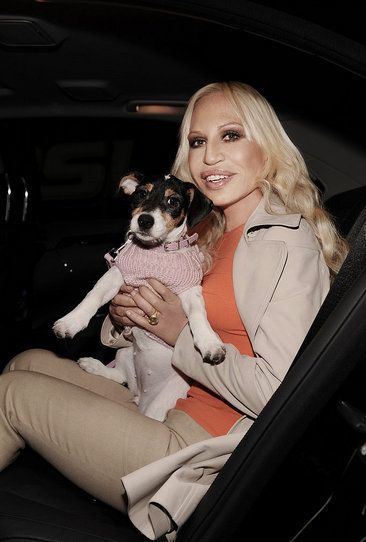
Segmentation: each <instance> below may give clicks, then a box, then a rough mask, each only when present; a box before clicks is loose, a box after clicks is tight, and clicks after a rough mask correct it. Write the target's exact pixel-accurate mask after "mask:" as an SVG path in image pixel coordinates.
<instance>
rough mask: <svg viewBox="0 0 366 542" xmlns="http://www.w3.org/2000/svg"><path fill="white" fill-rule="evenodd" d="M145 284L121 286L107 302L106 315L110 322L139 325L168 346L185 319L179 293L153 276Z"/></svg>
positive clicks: (120, 325)
mask: <svg viewBox="0 0 366 542" xmlns="http://www.w3.org/2000/svg"><path fill="white" fill-rule="evenodd" d="M148 283H149V284H150V286H151V287H152V288H153V290H151V289H150V288H148V287H147V286H140V288H138V289H136V288H132V287H131V286H124V287H123V288H122V289H121V291H120V293H119V294H117V295H116V296H115V297H114V298H113V300H112V302H111V305H110V309H109V312H110V315H111V318H112V320H113V323H114V325H115V326H116V327H117V328H119V329H122V328H123V327H124V326H136V325H137V326H139V327H141V328H143V329H146V330H147V331H150V332H151V333H154V335H157V336H158V337H159V338H160V339H162V340H163V341H164V342H166V343H167V344H169V345H170V346H174V345H175V343H176V340H177V338H178V336H179V334H180V332H181V331H182V329H183V327H184V326H185V325H186V323H187V321H188V320H187V317H186V315H185V312H184V311H183V308H182V305H181V301H180V299H179V297H178V296H177V295H176V294H174V293H173V292H172V291H171V290H169V288H167V287H166V286H164V285H163V284H162V283H161V282H159V281H158V280H156V279H149V280H148ZM155 311H157V317H158V323H157V324H156V325H151V324H150V323H149V320H148V317H149V316H151V315H153V314H154V313H155Z"/></svg>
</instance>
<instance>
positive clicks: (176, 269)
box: [53, 173, 225, 421]
mask: <svg viewBox="0 0 366 542" xmlns="http://www.w3.org/2000/svg"><path fill="white" fill-rule="evenodd" d="M120 188H121V189H122V190H123V191H124V193H125V194H127V195H129V196H131V203H132V219H131V222H130V226H129V229H128V232H127V235H126V239H127V240H126V242H125V243H124V244H123V245H122V246H121V247H120V248H119V249H117V250H114V251H111V252H110V253H108V254H107V255H106V256H105V257H106V259H107V261H108V264H109V266H110V268H109V270H108V271H107V272H106V273H105V274H104V275H103V276H102V277H101V278H100V279H99V280H98V282H97V283H96V284H95V286H94V288H93V289H92V290H91V291H90V292H89V293H88V294H87V295H86V296H85V298H84V299H83V301H82V302H81V303H80V304H79V305H77V307H75V308H74V309H73V310H72V311H71V312H70V313H68V314H67V315H66V316H64V317H63V318H60V319H59V320H57V321H56V322H55V324H54V326H53V331H54V333H55V334H56V335H57V337H60V338H64V337H70V338H72V337H74V335H75V334H76V333H78V332H79V331H81V330H82V329H85V328H86V327H87V325H88V324H89V321H90V319H91V318H92V316H93V315H94V314H95V313H96V311H97V310H98V309H99V308H100V307H101V306H102V305H104V304H105V303H107V302H109V301H110V300H111V299H112V298H113V297H114V296H115V295H116V294H117V293H118V292H119V290H120V288H121V286H122V285H123V284H128V285H130V286H133V287H136V288H138V287H139V286H140V285H142V284H145V285H146V286H149V284H148V283H147V282H146V279H147V278H156V279H158V280H160V282H162V283H163V284H164V285H165V286H167V287H168V288H170V289H171V290H172V291H173V292H175V293H176V294H177V295H178V296H179V297H180V300H181V302H182V307H183V310H184V311H185V313H186V315H187V318H188V321H189V325H190V328H191V333H192V336H193V340H194V343H195V346H196V347H197V348H198V350H199V351H200V352H201V354H202V357H203V360H204V361H205V362H207V363H211V364H218V363H221V362H222V361H223V360H224V358H225V347H224V345H223V343H222V342H221V341H220V339H219V338H218V336H217V335H216V333H215V332H214V331H213V330H212V328H211V326H210V324H209V323H208V320H207V315H206V309H205V305H204V301H203V297H202V289H201V285H200V284H201V281H202V277H203V272H202V254H201V253H200V251H199V248H198V246H197V237H198V236H197V234H194V235H192V236H188V235H187V227H188V228H192V227H193V226H195V225H196V224H198V223H199V222H200V221H201V220H203V218H205V217H206V216H207V215H208V214H209V212H210V211H211V209H212V202H211V201H210V200H209V199H208V198H206V196H204V195H203V194H202V193H201V192H200V191H199V190H198V189H197V188H196V187H195V186H194V185H193V184H192V183H186V182H183V181H181V180H179V179H178V178H177V177H174V176H173V175H162V176H158V177H154V178H151V179H147V178H145V177H144V176H142V175H141V174H138V173H132V174H129V175H127V176H125V177H123V178H122V179H121V181H120ZM147 318H148V321H149V323H150V324H151V325H154V324H157V323H158V313H157V311H155V312H154V313H153V314H152V315H151V316H150V317H147ZM124 335H125V336H126V338H127V337H128V336H129V337H130V339H131V340H132V341H131V347H124V348H120V349H118V350H117V354H116V359H115V360H114V361H113V362H111V363H110V364H108V365H107V366H105V365H104V364H103V363H102V362H101V361H99V360H97V359H94V358H80V359H79V360H78V363H79V365H80V367H81V368H83V369H84V370H85V371H87V372H89V373H93V374H96V375H100V376H104V377H106V378H109V379H111V380H114V381H116V382H119V383H122V384H124V385H127V387H128V388H129V389H130V391H131V392H132V393H133V394H134V401H135V403H136V404H137V405H138V407H139V410H140V411H141V412H142V413H144V414H145V415H146V416H149V417H151V418H154V419H157V420H160V421H163V420H164V419H165V417H166V414H167V412H168V410H169V409H171V408H173V407H174V406H175V403H176V401H177V399H178V398H184V397H186V395H187V391H188V389H189V384H188V382H187V381H186V379H185V378H184V377H183V376H182V375H181V374H180V373H179V372H178V371H177V370H176V369H175V368H174V367H173V366H172V364H171V357H172V348H171V347H170V346H169V345H167V344H166V343H164V341H162V340H161V339H159V338H158V337H157V336H155V335H153V334H152V333H150V332H148V331H146V330H143V329H141V328H139V327H137V326H134V327H132V328H131V329H126V328H125V330H124Z"/></svg>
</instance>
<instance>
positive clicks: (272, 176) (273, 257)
mask: <svg viewBox="0 0 366 542" xmlns="http://www.w3.org/2000/svg"><path fill="white" fill-rule="evenodd" d="M172 172H173V173H174V174H175V175H177V176H178V177H180V178H182V179H184V180H187V181H188V180H189V181H193V182H195V183H196V184H197V186H198V187H199V188H200V189H201V190H202V191H203V192H204V193H205V194H206V195H207V196H208V197H210V198H211V199H212V201H213V203H214V205H215V212H214V213H213V214H212V216H211V217H210V220H209V221H208V222H207V223H206V225H205V228H204V230H203V231H202V232H201V236H200V243H201V248H202V250H203V252H204V254H205V265H206V269H207V271H208V272H207V274H206V276H205V280H204V288H203V289H204V295H205V302H206V306H207V311H208V316H209V320H210V323H211V325H212V326H213V328H214V329H215V330H216V332H217V333H219V334H220V336H221V338H222V339H223V340H224V342H225V343H226V351H227V355H226V359H225V361H224V362H223V363H222V364H220V365H217V366H211V365H208V364H205V363H203V362H202V358H201V357H200V354H199V353H198V351H197V350H196V349H195V348H194V344H193V341H192V337H191V334H190V330H189V326H188V325H187V319H186V317H185V314H184V312H183V310H182V308H181V305H180V302H179V298H178V297H177V296H175V295H174V294H173V293H172V292H170V291H169V290H168V289H167V288H165V287H164V286H163V285H162V284H160V283H159V282H157V281H155V280H152V281H151V285H152V286H153V288H154V290H155V292H154V291H151V290H150V289H148V288H144V287H141V288H140V289H139V291H135V290H132V289H126V290H125V291H124V292H122V293H121V294H120V295H118V296H117V297H116V298H115V299H114V301H113V303H112V305H111V311H110V314H111V319H112V320H111V319H109V318H108V319H107V320H106V321H105V323H104V325H103V329H102V339H103V342H104V343H105V344H109V345H110V346H114V347H123V346H124V345H126V341H125V339H124V338H123V335H121V334H120V328H121V327H123V326H124V325H131V324H133V325H139V326H141V327H143V328H145V329H148V330H151V331H153V332H154V334H156V335H158V336H159V337H160V338H161V339H163V340H164V341H165V342H167V343H169V344H170V345H172V346H173V347H174V355H173V364H174V365H175V366H176V367H177V368H178V369H179V370H181V371H182V372H183V373H184V374H186V375H187V376H188V377H189V378H191V379H192V388H191V390H190V393H189V396H188V398H187V399H186V400H179V401H178V403H177V405H176V408H175V409H172V410H171V411H170V412H169V413H168V416H167V419H166V420H165V421H164V422H163V423H161V422H157V421H155V420H152V419H150V418H146V417H145V416H143V415H142V414H140V413H139V412H138V410H137V409H136V406H135V405H134V404H133V403H132V398H131V395H130V394H129V392H128V390H126V389H125V388H123V387H121V386H119V385H118V384H116V383H114V382H112V381H110V380H106V379H103V378H100V377H95V376H93V375H90V374H87V373H85V372H83V371H82V370H81V369H80V368H79V367H78V366H77V364H75V363H73V362H72V361H70V360H65V359H59V358H56V356H55V355H53V354H52V353H50V352H47V351H42V350H32V351H28V352H24V353H22V354H20V355H19V356H17V357H16V358H14V360H12V361H11V362H10V363H9V364H8V366H7V369H6V371H5V374H4V375H2V376H1V378H0V443H1V448H0V468H5V467H6V466H7V465H8V464H9V463H10V462H11V461H13V460H14V459H15V457H16V455H17V453H18V451H19V450H20V449H21V448H22V447H23V446H24V445H25V443H28V444H29V445H31V446H32V447H33V448H35V449H36V450H37V451H38V452H39V453H40V454H41V455H42V456H44V457H45V458H46V459H47V460H48V461H49V462H50V463H52V464H53V465H54V466H56V468H58V469H59V470H60V471H61V472H63V473H64V474H65V476H67V477H68V478H70V479H71V480H73V481H74V482H75V483H76V484H78V485H79V486H80V487H82V488H83V489H85V490H86V491H88V492H90V493H91V494H93V495H94V496H96V497H97V498H99V499H101V500H103V501H104V502H106V503H109V504H110V505H112V506H114V507H115V508H118V509H120V510H123V511H124V510H125V502H124V499H123V498H122V493H123V491H122V486H121V482H120V478H121V477H124V478H123V484H124V488H125V490H126V491H127V492H128V494H129V498H130V499H131V500H132V501H133V498H135V501H136V502H138V501H139V499H140V498H141V497H142V498H143V497H144V491H143V492H142V494H141V495H140V496H136V491H135V487H138V485H139V482H140V481H141V479H142V480H144V483H145V481H146V480H148V479H149V474H148V471H146V468H147V469H149V465H150V464H151V463H152V462H153V461H157V463H156V464H155V463H154V467H153V469H152V471H151V472H152V473H153V474H152V478H154V480H155V481H154V482H152V486H151V487H150V486H149V487H147V485H146V487H145V489H146V491H145V493H146V494H148V493H149V491H151V488H154V487H155V489H156V487H157V486H156V477H157V479H158V480H160V479H161V483H162V484H163V482H164V481H165V480H167V478H169V476H168V475H170V474H171V473H172V472H174V471H175V470H176V469H177V468H178V467H179V464H180V463H181V462H183V463H184V462H187V463H189V462H190V461H193V457H196V456H195V453H196V451H197V450H201V451H202V448H201V447H200V446H201V443H202V442H203V441H206V442H207V439H210V440H209V441H208V442H211V441H212V447H211V445H208V446H206V445H205V446H206V448H205V450H206V451H207V450H209V451H210V453H211V457H213V458H216V457H218V456H219V455H220V454H221V455H222V456H223V457H226V455H225V453H226V452H230V451H232V449H233V446H234V444H235V443H237V441H238V440H237V439H236V440H235V439H233V438H231V437H230V434H231V435H233V434H234V435H235V433H236V432H239V433H240V437H241V435H242V434H243V433H244V432H245V431H246V430H247V429H248V428H249V427H250V425H251V424H252V423H253V420H254V419H255V418H256V417H257V416H258V414H259V413H260V411H261V410H262V408H263V406H264V405H265V404H266V402H267V401H268V399H269V398H270V397H271V395H272V394H273V392H274V391H275V389H276V388H277V387H278V385H279V384H280V383H281V381H282V379H283V377H284V375H285V374H286V372H287V370H288V368H289V366H290V364H291V362H292V360H293V358H294V356H295V354H296V352H297V350H298V348H299V346H300V344H301V342H302V340H303V339H304V337H305V335H306V332H307V330H308V328H309V327H310V325H311V322H312V321H313V319H314V317H315V315H316V313H317V311H318V309H319V307H320V305H321V303H322V302H323V300H324V297H325V296H326V294H327V292H328V289H329V283H330V279H331V277H332V276H334V275H335V274H336V273H337V271H338V269H339V267H340V266H341V264H342V261H343V259H344V257H345V253H346V246H345V243H344V241H343V240H342V239H341V238H340V237H339V236H338V235H337V233H336V231H335V229H334V226H333V224H332V223H331V221H330V220H329V218H328V216H327V214H326V213H325V212H324V211H323V210H322V208H321V206H320V203H319V201H318V194H317V191H316V189H315V187H314V186H313V184H312V183H311V181H310V179H309V175H308V173H307V170H306V166H305V164H304V161H303V159H302V157H301V155H300V153H299V151H298V150H297V149H296V148H295V147H294V145H293V144H292V143H291V142H290V140H289V139H288V137H287V135H286V134H285V132H284V130H283V128H282V127H281V125H280V123H279V121H278V119H277V117H276V115H275V113H274V112H273V110H272V108H271V107H270V106H269V104H268V103H267V102H266V100H265V99H264V98H263V97H262V96H261V95H260V94H258V93H257V92H256V91H255V90H254V89H252V88H251V87H249V86H246V85H243V84H241V83H220V84H212V85H208V86H207V87H204V88H203V89H201V90H199V91H198V92H197V93H196V94H195V95H194V96H193V97H192V98H191V100H190V102H189V105H188V108H187V111H186V114H185V117H184V119H183V122H182V128H181V141H180V146H179V149H178V153H177V157H176V160H175V163H174V165H173V168H172ZM156 310H157V311H158V315H159V323H158V324H157V325H154V326H153V328H152V327H151V326H150V324H149V323H148V320H147V319H146V317H145V316H146V315H151V314H153V313H154V312H155V311H156ZM112 321H113V324H112ZM228 433H230V434H229V435H228V436H223V435H226V434H228ZM213 436H221V437H220V438H219V439H212V437H213ZM223 444H225V446H226V444H227V446H226V448H225V446H224V448H220V446H223ZM215 446H216V448H215ZM217 446H218V448H217ZM179 450H181V452H179ZM190 450H193V452H192V453H191V452H190ZM175 452H176V454H175ZM205 453H206V452H205ZM172 454H175V455H172ZM182 454H183V455H182ZM176 457H178V458H179V459H177V460H175V458H176ZM182 457H183V458H184V459H183V460H182ZM164 458H165V459H164ZM168 460H169V461H168ZM219 463H220V462H219ZM168 464H169V465H168ZM144 465H148V467H145V470H144V469H142V471H141V472H143V476H142V478H140V479H139V474H137V478H136V477H135V473H134V471H136V470H137V469H140V468H141V467H143V466H144ZM167 465H168V466H167ZM218 468H219V467H218ZM159 469H160V470H159ZM150 470H151V469H150ZM151 472H150V474H151ZM200 472H201V471H200ZM129 473H133V474H131V475H129ZM137 473H140V471H139V470H137ZM157 473H158V476H157ZM126 475H129V476H126ZM201 475H202V473H201ZM159 477H160V478H159ZM134 480H135V481H136V486H134ZM168 482H169V480H168ZM154 484H155V485H154ZM168 487H169V486H168ZM170 487H172V488H173V489H174V488H175V486H174V485H172V486H170ZM206 489H207V487H206ZM133 494H134V497H133ZM175 494H176V495H181V494H180V493H179V491H178V492H177V493H175ZM189 495H191V493H189ZM170 496H171V493H170ZM182 498H183V497H182ZM170 500H171V499H170ZM186 500H187V501H188V500H189V499H186ZM191 500H192V499H191ZM193 502H195V501H194V500H193ZM180 505H181V501H180V502H179V503H178V505H177V509H179V510H180V513H181V506H180ZM167 506H169V505H167ZM137 508H139V507H138V506H137ZM140 508H141V507H140ZM133 510H134V509H133V508H132V513H131V510H130V515H131V514H132V516H133ZM159 510H160V509H159ZM140 511H141V510H140ZM175 512H176V510H173V511H172V510H170V515H171V516H172V517H173V519H174V521H175V522H176V523H178V524H179V518H178V519H177V517H176V516H175V515H174V514H175ZM138 513H140V512H138ZM146 513H147V512H146ZM154 517H155V519H154V521H156V522H157V523H158V524H159V529H160V530H159V529H158V531H159V532H158V534H161V533H163V532H167V531H169V529H170V527H171V526H170V523H169V521H165V520H162V519H161V517H160V516H159V519H157V516H156V514H155V516H154ZM180 517H181V516H180ZM185 517H186V516H185ZM132 519H133V518H132ZM139 521H140V524H141V523H143V522H144V521H145V523H146V522H148V520H147V519H146V518H145V517H144V518H143V519H141V517H140V518H139V519H137V520H136V518H135V522H136V524H139ZM149 521H151V518H150V520H149ZM139 527H140V528H142V530H143V528H144V527H141V525H139ZM145 527H146V525H145ZM144 532H145V533H146V532H147V531H146V530H145V531H144ZM154 535H157V531H156V530H154Z"/></svg>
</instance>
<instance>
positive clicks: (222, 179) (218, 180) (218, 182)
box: [204, 174, 234, 188]
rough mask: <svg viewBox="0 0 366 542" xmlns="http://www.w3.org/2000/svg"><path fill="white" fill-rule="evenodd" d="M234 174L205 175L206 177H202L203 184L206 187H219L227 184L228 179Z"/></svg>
mask: <svg viewBox="0 0 366 542" xmlns="http://www.w3.org/2000/svg"><path fill="white" fill-rule="evenodd" d="M233 176H234V175H220V174H216V175H207V177H205V178H204V181H205V184H206V186H207V187H208V188H221V186H224V185H225V184H227V182H228V181H230V180H231V179H232V178H233Z"/></svg>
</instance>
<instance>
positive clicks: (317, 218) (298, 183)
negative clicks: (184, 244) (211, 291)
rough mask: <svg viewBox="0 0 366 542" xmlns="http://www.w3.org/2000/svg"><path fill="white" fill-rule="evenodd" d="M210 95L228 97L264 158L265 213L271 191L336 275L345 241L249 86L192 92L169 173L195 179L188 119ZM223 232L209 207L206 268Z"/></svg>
mask: <svg viewBox="0 0 366 542" xmlns="http://www.w3.org/2000/svg"><path fill="white" fill-rule="evenodd" d="M214 93H220V94H223V95H224V96H225V97H226V98H227V100H228V101H229V102H230V103H231V105H232V106H233V107H234V110H235V111H236V112H237V113H238V115H239V117H240V118H241V119H242V122H243V127H244V130H245V135H246V137H247V138H248V139H249V140H252V141H256V143H257V144H258V145H259V146H260V147H261V148H262V150H263V151H264V153H265V155H266V156H267V157H268V159H267V162H266V171H265V175H264V177H265V178H264V179H263V180H262V181H260V182H259V188H260V190H261V192H262V194H263V196H264V198H265V206H266V210H267V212H271V207H270V202H271V195H272V194H275V195H277V196H278V197H279V198H280V200H281V201H282V203H283V204H284V205H285V207H286V210H287V211H288V212H289V213H299V214H301V215H302V216H303V217H304V218H305V219H306V221H307V222H308V223H309V224H310V226H311V228H312V229H313V231H314V234H315V236H316V237H317V239H318V241H319V243H320V247H321V250H322V252H323V255H324V259H325V262H326V264H327V266H328V267H329V270H330V272H331V275H332V276H334V275H336V274H337V273H338V271H339V269H340V267H341V265H342V263H343V261H344V259H345V257H346V255H347V251H348V246H347V243H346V241H345V240H344V239H343V238H342V237H341V236H340V235H339V233H338V232H337V230H336V227H335V225H334V223H333V221H332V220H331V217H330V215H329V214H328V213H327V211H326V210H325V209H324V208H323V206H322V203H321V200H320V195H319V192H318V189H317V188H316V186H315V185H314V183H313V182H312V181H311V179H310V176H309V172H308V170H307V167H306V164H305V161H304V159H303V157H302V155H301V153H300V151H299V150H298V149H297V147H296V146H295V145H294V144H293V143H292V141H291V140H290V138H289V137H288V135H287V134H286V132H285V130H284V128H283V126H282V124H281V122H280V121H279V119H278V117H277V115H276V113H275V111H274V110H273V108H272V106H271V105H270V104H269V103H268V101H267V100H266V99H265V98H264V97H263V96H262V95H261V94H260V93H259V92H258V91H257V90H255V89H254V88H252V87H251V86H249V85H246V84H244V83H240V82H236V81H231V82H219V83H211V84H209V85H206V86H205V87H203V88H201V89H199V90H198V91H197V92H196V93H195V94H193V96H192V97H191V99H190V100H189V102H188V105H187V109H186V111H185V114H184V117H183V120H182V124H181V129H180V143H179V147H178V151H177V154H176V158H175V161H174V164H173V166H172V173H173V174H174V175H176V176H177V177H180V178H181V179H184V180H186V181H190V182H193V183H194V179H193V178H192V175H191V172H190V170H189V165H188V153H189V143H188V133H189V129H190V124H191V118H192V114H193V110H194V107H195V105H196V103H197V101H198V100H199V99H201V98H202V97H204V96H207V95H210V94H214ZM224 231H225V217H224V215H223V212H222V211H221V209H218V208H214V210H213V212H212V213H211V215H210V217H209V218H208V220H207V222H206V223H205V230H204V232H203V233H202V235H201V236H200V237H201V249H202V250H203V252H204V254H205V257H206V269H209V268H210V266H211V264H212V253H213V250H214V247H215V245H216V243H217V241H218V239H219V238H220V237H221V236H222V234H223V233H224Z"/></svg>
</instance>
